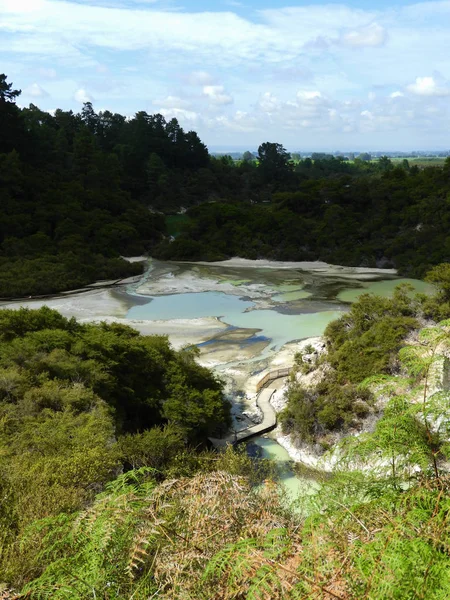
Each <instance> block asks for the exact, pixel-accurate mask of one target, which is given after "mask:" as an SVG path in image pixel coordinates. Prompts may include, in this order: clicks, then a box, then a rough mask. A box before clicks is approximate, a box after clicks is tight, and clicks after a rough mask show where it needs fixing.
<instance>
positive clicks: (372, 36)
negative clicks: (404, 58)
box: [340, 23, 388, 48]
mask: <svg viewBox="0 0 450 600" xmlns="http://www.w3.org/2000/svg"><path fill="white" fill-rule="evenodd" d="M387 38H388V34H387V31H386V29H385V28H384V27H382V26H381V25H379V24H378V23H371V24H370V25H366V26H364V27H360V28H358V29H353V30H352V31H347V32H346V33H344V34H343V35H342V36H341V39H340V42H341V43H342V44H343V45H344V46H349V47H351V48H363V47H366V46H367V47H370V46H382V45H383V44H384V43H385V42H386V41H387Z"/></svg>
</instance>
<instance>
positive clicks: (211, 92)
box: [203, 85, 233, 105]
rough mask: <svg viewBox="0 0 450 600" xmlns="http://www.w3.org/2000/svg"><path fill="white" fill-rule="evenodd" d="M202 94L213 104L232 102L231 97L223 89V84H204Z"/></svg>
mask: <svg viewBox="0 0 450 600" xmlns="http://www.w3.org/2000/svg"><path fill="white" fill-rule="evenodd" d="M203 95H204V96H206V97H207V98H208V99H209V100H210V101H211V102H212V103H213V104H217V105H224V104H233V97H232V96H230V94H228V93H227V92H226V91H225V88H224V86H223V85H205V86H204V87H203Z"/></svg>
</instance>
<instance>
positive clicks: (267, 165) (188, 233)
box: [0, 75, 450, 297]
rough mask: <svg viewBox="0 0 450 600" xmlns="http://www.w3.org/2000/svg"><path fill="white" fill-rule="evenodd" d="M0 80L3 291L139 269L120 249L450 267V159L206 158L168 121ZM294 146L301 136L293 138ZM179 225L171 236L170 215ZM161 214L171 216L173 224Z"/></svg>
mask: <svg viewBox="0 0 450 600" xmlns="http://www.w3.org/2000/svg"><path fill="white" fill-rule="evenodd" d="M19 97H20V91H18V90H15V89H14V86H13V84H12V83H8V81H7V78H6V76H5V75H1V76H0V127H1V137H0V297H11V296H21V295H30V294H31V295H35V294H46V293H52V292H58V291H62V290H66V289H74V288H77V287H80V286H83V285H85V284H87V283H91V282H94V281H96V280H101V279H113V278H121V277H124V276H127V275H133V274H136V273H138V272H140V269H141V267H139V266H136V265H135V264H134V265H130V264H129V263H127V262H125V261H123V260H122V259H121V258H120V256H121V255H137V254H142V253H145V252H146V253H149V254H151V255H153V256H157V257H160V258H165V259H176V260H199V259H202V260H215V259H222V258H228V257H230V256H241V257H245V258H252V259H255V258H272V259H279V260H316V259H321V260H326V261H329V262H333V263H336V264H344V265H366V266H368V265H370V266H375V265H377V266H383V267H384V266H395V267H397V268H398V269H399V270H400V272H401V273H405V274H411V275H416V276H420V275H422V274H423V273H424V272H425V271H426V270H427V269H428V268H429V267H430V266H432V265H435V264H438V263H439V262H442V261H446V260H449V259H450V239H449V236H448V230H449V224H450V211H449V204H448V198H449V194H450V162H449V160H447V162H446V164H445V166H444V167H427V168H424V169H419V168H418V167H417V166H412V167H410V166H409V164H408V162H407V161H404V162H403V163H402V164H401V165H397V166H395V165H394V164H393V163H392V162H391V161H390V160H389V159H388V158H386V157H384V158H382V159H380V160H379V161H377V162H373V163H372V162H369V161H364V160H360V159H356V160H354V161H349V160H345V159H344V158H342V157H338V158H334V157H332V156H327V155H316V156H315V157H313V159H311V158H305V159H303V160H301V159H300V160H296V161H292V160H291V159H290V156H289V154H288V153H287V152H286V150H285V149H284V148H283V146H281V145H280V144H276V143H269V142H267V143H264V144H261V146H260V148H259V153H258V157H257V159H256V158H254V156H253V155H252V154H250V153H246V154H245V156H244V158H243V160H240V161H234V160H232V159H231V158H230V157H227V156H224V157H220V158H216V157H213V156H210V155H209V153H208V150H207V148H206V146H205V145H204V144H203V143H202V142H201V141H200V139H199V137H198V135H197V134H196V133H195V132H193V131H189V132H185V131H183V129H182V128H181V127H180V125H179V124H178V122H177V120H176V119H172V120H170V121H169V122H166V120H165V119H164V117H163V116H162V115H159V114H156V115H149V114H147V113H146V112H138V113H137V114H136V115H135V116H134V117H133V118H126V117H125V116H123V115H120V114H117V113H111V112H110V111H103V112H100V113H96V112H95V111H94V109H93V107H92V105H91V104H90V103H86V104H85V105H84V107H83V109H82V111H81V112H80V113H78V114H75V113H73V112H72V111H62V110H59V109H58V110H56V111H55V112H54V114H49V113H47V112H44V111H41V110H40V109H39V108H38V107H37V106H34V105H30V106H29V107H28V108H22V109H19V108H18V106H17V104H16V101H17V99H18V98H19ZM300 142H301V140H299V143H300ZM181 208H183V209H186V208H187V209H189V210H188V213H187V216H185V217H184V218H183V219H181V218H180V219H179V220H178V226H177V229H179V228H180V227H181V226H182V223H183V221H184V230H183V231H182V233H181V235H179V236H178V237H177V239H176V240H175V241H173V239H172V238H171V237H170V235H169V233H170V224H169V229H167V220H168V219H167V216H168V215H174V214H176V213H178V212H179V211H180V209H181ZM169 220H170V219H169Z"/></svg>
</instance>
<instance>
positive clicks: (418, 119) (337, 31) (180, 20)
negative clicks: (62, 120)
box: [0, 0, 450, 151]
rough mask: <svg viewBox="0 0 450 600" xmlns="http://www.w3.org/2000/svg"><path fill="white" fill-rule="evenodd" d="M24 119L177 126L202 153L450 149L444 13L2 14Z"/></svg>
mask: <svg viewBox="0 0 450 600" xmlns="http://www.w3.org/2000/svg"><path fill="white" fill-rule="evenodd" d="M0 54H1V57H2V61H1V65H0V71H2V72H5V73H6V74H7V75H8V78H9V81H13V82H14V84H15V86H16V87H19V88H21V89H22V91H23V93H22V96H21V97H20V99H19V103H20V104H21V105H24V106H26V105H28V104H29V103H33V104H37V105H38V106H40V107H41V108H43V109H45V110H54V109H55V108H63V109H73V110H75V111H78V110H79V109H80V108H81V107H82V103H83V102H85V101H88V100H89V101H92V102H93V104H94V107H95V109H96V110H97V111H100V110H105V109H109V110H113V111H117V112H120V113H122V114H126V115H129V116H132V115H133V114H134V113H135V112H136V111H138V110H146V111H147V112H148V113H155V112H160V113H162V114H163V115H164V116H165V117H166V118H168V119H169V118H172V117H176V118H178V120H179V121H180V123H181V125H182V126H183V127H184V128H185V129H195V130H196V131H198V132H199V134H200V136H201V137H202V139H203V140H204V141H205V142H206V143H207V144H208V145H209V146H210V147H212V148H218V147H228V148H230V147H236V148H249V149H253V148H256V147H257V146H258V145H259V144H260V143H261V142H263V141H267V140H269V141H276V142H281V143H283V144H284V145H285V146H286V147H287V148H288V149H290V150H308V149H309V150H329V151H332V150H352V149H354V150H396V149H398V150H414V149H449V148H450V0H437V1H432V0H429V1H423V2H410V1H407V0H398V1H390V2H388V1H386V0H377V2H376V3H375V2H373V3H368V2H362V1H358V0H348V1H347V2H337V1H331V0H329V1H328V2H322V1H320V0H309V1H304V2H301V1H298V0H291V2H286V3H284V2H282V1H281V0H259V1H258V2H256V1H255V0H242V1H237V0H215V1H214V2H213V1H210V2H206V0H184V1H183V0H0Z"/></svg>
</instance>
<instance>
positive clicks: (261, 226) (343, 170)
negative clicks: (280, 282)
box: [158, 158, 450, 276]
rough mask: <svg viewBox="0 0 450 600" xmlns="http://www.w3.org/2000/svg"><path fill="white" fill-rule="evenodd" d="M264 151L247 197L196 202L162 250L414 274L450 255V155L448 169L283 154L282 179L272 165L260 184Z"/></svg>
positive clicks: (177, 256) (183, 256)
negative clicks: (290, 158)
mask: <svg viewBox="0 0 450 600" xmlns="http://www.w3.org/2000/svg"><path fill="white" fill-rule="evenodd" d="M266 160H267V159H266V158H263V160H260V161H259V164H258V165H256V163H254V164H253V166H251V165H248V166H247V167H246V168H247V169H248V170H249V173H250V174H251V173H252V170H253V178H254V179H253V181H254V182H255V183H254V184H253V185H252V187H251V190H252V191H251V192H250V191H249V192H248V195H247V199H249V200H250V201H244V202H243V201H242V197H237V198H236V197H235V198H234V199H233V196H231V195H230V196H228V198H227V199H226V200H225V199H220V200H217V201H216V202H214V203H206V204H202V205H201V206H197V207H194V208H192V209H191V210H190V211H189V212H188V216H189V218H190V219H189V221H187V223H186V225H185V232H184V234H183V235H181V236H179V237H178V238H177V239H176V241H175V242H173V243H171V244H169V243H166V244H165V245H164V244H163V245H161V246H160V247H159V248H158V255H159V256H161V257H164V258H175V259H179V260H182V259H188V260H193V259H203V260H219V259H223V258H229V257H232V256H241V257H246V258H251V259H256V258H262V257H264V258H271V259H273V260H297V261H299V260H317V259H320V260H324V261H328V262H331V263H334V264H341V265H349V266H355V265H360V266H373V267H375V266H378V267H396V268H398V269H399V271H400V273H402V274H409V275H415V276H422V275H423V274H424V273H425V272H426V271H427V270H428V269H429V268H430V267H431V266H432V265H435V264H437V263H439V262H442V261H446V260H449V259H450V236H449V234H448V232H449V225H450V204H449V198H450V160H449V159H447V162H446V164H445V166H444V167H443V168H439V167H438V168H433V167H428V168H425V169H422V170H420V169H418V168H417V167H411V168H409V166H408V165H407V164H405V165H401V166H394V165H393V164H392V163H391V162H390V161H389V159H387V160H386V162H381V161H380V163H381V164H380V163H377V164H374V165H368V166H367V165H365V164H364V163H360V164H356V165H355V164H347V163H345V162H343V161H339V160H336V159H333V158H330V159H322V160H318V161H316V162H315V163H312V162H311V161H310V160H309V159H305V160H304V161H302V162H300V163H298V164H296V165H294V164H293V163H289V162H286V163H285V168H284V175H283V178H282V180H281V181H279V180H275V179H274V178H273V176H272V175H270V173H271V170H270V169H271V165H270V164H269V172H268V174H267V178H268V180H270V183H264V184H263V183H262V182H261V178H260V177H258V174H259V175H261V176H263V175H265V173H266V171H265V169H266ZM240 168H242V167H240ZM230 170H231V172H232V169H231V167H230ZM235 170H236V171H237V170H238V169H235ZM282 173H283V171H282ZM230 200H231V201H230Z"/></svg>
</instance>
